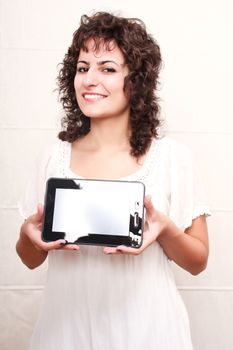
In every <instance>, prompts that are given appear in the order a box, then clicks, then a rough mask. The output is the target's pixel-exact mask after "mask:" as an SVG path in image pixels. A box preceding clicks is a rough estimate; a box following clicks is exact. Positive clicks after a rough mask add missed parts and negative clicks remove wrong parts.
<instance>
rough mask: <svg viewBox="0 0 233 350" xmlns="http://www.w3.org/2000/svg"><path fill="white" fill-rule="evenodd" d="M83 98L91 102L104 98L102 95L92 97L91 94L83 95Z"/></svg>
mask: <svg viewBox="0 0 233 350" xmlns="http://www.w3.org/2000/svg"><path fill="white" fill-rule="evenodd" d="M84 98H87V99H92V100H99V99H101V98H104V96H102V95H93V94H85V95H84Z"/></svg>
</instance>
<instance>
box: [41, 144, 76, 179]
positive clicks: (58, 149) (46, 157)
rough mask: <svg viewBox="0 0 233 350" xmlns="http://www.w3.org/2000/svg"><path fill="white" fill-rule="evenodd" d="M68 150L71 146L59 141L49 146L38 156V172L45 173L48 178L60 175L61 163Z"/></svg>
mask: <svg viewBox="0 0 233 350" xmlns="http://www.w3.org/2000/svg"><path fill="white" fill-rule="evenodd" d="M68 148H69V144H68V143H67V142H65V141H61V140H59V139H55V140H54V141H53V142H51V143H49V144H47V145H46V146H45V147H44V148H42V149H41V150H40V152H39V154H38V157H37V168H38V170H41V171H45V173H46V174H48V176H49V175H51V174H56V173H58V172H59V167H60V164H61V161H63V158H64V155H65V152H67V149H68Z"/></svg>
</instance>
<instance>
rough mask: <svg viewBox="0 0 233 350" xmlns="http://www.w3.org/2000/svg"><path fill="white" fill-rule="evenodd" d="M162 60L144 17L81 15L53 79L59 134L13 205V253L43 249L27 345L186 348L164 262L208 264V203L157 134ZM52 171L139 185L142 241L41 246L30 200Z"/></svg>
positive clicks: (29, 260)
mask: <svg viewBox="0 0 233 350" xmlns="http://www.w3.org/2000/svg"><path fill="white" fill-rule="evenodd" d="M160 66H161V55H160V50H159V46H158V45H157V43H156V42H155V40H154V39H153V38H152V37H151V36H150V35H149V34H148V33H147V32H146V29H145V26H144V24H143V23H142V22H141V21H139V20H137V19H127V18H121V17H117V16H114V15H111V14H109V13H96V14H95V15H93V16H91V17H88V16H82V18H81V24H80V27H79V28H78V30H77V31H76V32H75V33H74V37H73V42H72V45H71V46H70V47H69V49H68V52H67V54H66V55H65V58H64V61H63V65H62V68H61V71H60V74H59V77H58V82H59V88H60V94H61V102H62V104H63V107H64V110H65V113H66V116H65V118H64V120H63V130H62V131H61V132H60V133H59V141H57V143H55V145H54V147H52V148H51V149H49V150H47V151H46V152H45V154H44V155H43V156H42V157H41V159H40V160H39V161H38V164H37V169H36V171H35V175H34V177H33V178H32V179H31V182H30V184H29V186H28V188H27V190H26V193H25V198H24V200H23V201H22V202H21V206H20V210H21V213H22V215H23V216H24V218H25V219H26V220H25V222H24V224H23V225H22V227H21V232H20V238H19V240H18V242H17V247H16V248H17V252H18V254H19V256H20V257H21V259H22V261H23V262H24V263H25V264H26V265H27V266H28V267H29V268H35V267H37V266H39V265H41V264H42V263H43V262H44V260H45V259H46V258H47V256H49V264H48V279H47V285H46V288H45V295H44V302H43V306H42V310H41V313H40V317H39V320H38V322H37V325H36V327H35V331H34V334H33V337H32V341H31V349H33V350H42V349H43V350H52V349H54V350H55V349H56V350H67V349H69V350H77V349H82V350H83V349H85V350H91V349H93V350H99V349H101V350H103V349H111V350H114V349H117V350H119V349H124V350H135V349H138V350H139V349H140V350H141V349H142V348H145V349H147V350H152V349H153V350H154V349H159V350H173V349H176V350H189V349H192V344H191V337H190V331H189V322H188V318H187V313H186V310H185V307H184V304H183V302H182V300H181V298H180V295H179V293H178V291H177V288H176V285H175V281H174V278H173V274H172V270H171V260H173V261H174V262H175V263H177V264H178V265H179V266H181V267H182V268H184V269H185V270H187V271H189V272H190V273H191V274H193V275H196V274H198V273H200V272H201V271H202V270H203V269H205V267H206V264H207V258H208V237H207V225H206V219H205V216H206V215H207V214H208V208H207V207H206V203H205V199H204V195H203V192H202V185H201V181H200V178H199V175H198V172H197V170H196V168H195V164H194V163H193V160H192V157H191V156H190V153H189V151H188V150H187V149H186V147H184V146H183V145H181V144H180V143H178V142H176V141H174V140H172V139H170V138H168V137H163V138H159V137H158V127H159V124H160V123H159V118H158V112H159V107H158V101H157V97H156V87H157V82H158V74H159V69H160ZM51 176H57V177H83V178H92V179H119V180H123V179H124V180H125V179H127V180H140V181H142V182H144V184H145V186H146V194H147V196H146V200H145V209H146V223H145V231H144V238H143V244H142V246H141V247H140V248H139V249H136V248H135V249H134V248H129V247H125V246H119V247H115V248H114V247H104V248H102V247H97V246H77V245H65V244H64V243H65V242H64V241H63V240H58V241H56V242H52V243H45V242H43V241H42V240H41V221H42V215H43V206H42V205H40V204H39V205H38V203H43V198H44V191H45V182H46V180H47V179H48V178H49V177H51ZM152 203H153V204H152ZM37 205H38V206H37ZM36 207H37V212H36ZM35 212H36V213H35ZM33 213H34V214H33Z"/></svg>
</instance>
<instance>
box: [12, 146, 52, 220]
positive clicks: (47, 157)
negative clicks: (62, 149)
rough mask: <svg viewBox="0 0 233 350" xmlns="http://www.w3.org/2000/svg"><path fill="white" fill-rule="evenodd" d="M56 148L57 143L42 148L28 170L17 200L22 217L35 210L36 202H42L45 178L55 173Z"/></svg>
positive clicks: (26, 216)
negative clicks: (24, 184) (44, 148)
mask: <svg viewBox="0 0 233 350" xmlns="http://www.w3.org/2000/svg"><path fill="white" fill-rule="evenodd" d="M56 149H57V144H54V145H52V146H50V147H48V148H47V149H46V150H43V151H42V152H41V153H40V154H39V155H38V157H37V159H36V161H35V163H34V164H33V166H32V169H31V171H30V172H28V180H27V183H26V186H25V189H24V191H22V192H23V195H22V196H21V198H20V199H19V201H18V210H19V213H20V215H21V216H22V217H23V218H24V219H27V218H28V216H30V215H32V214H34V213H35V212H36V211H37V204H38V203H41V204H43V203H44V195H45V189H46V182H47V179H48V178H49V177H52V176H56V173H57V160H56Z"/></svg>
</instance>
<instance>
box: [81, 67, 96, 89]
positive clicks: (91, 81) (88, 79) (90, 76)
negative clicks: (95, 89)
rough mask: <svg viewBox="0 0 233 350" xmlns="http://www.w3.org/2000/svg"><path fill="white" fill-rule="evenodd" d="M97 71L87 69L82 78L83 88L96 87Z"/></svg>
mask: <svg viewBox="0 0 233 350" xmlns="http://www.w3.org/2000/svg"><path fill="white" fill-rule="evenodd" d="M98 82H99V79H98V71H96V70H95V69H92V68H89V69H88V71H87V72H86V74H85V76H84V80H83V83H84V85H85V86H87V87H88V86H96V85H98Z"/></svg>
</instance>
